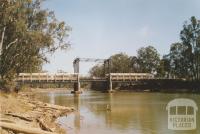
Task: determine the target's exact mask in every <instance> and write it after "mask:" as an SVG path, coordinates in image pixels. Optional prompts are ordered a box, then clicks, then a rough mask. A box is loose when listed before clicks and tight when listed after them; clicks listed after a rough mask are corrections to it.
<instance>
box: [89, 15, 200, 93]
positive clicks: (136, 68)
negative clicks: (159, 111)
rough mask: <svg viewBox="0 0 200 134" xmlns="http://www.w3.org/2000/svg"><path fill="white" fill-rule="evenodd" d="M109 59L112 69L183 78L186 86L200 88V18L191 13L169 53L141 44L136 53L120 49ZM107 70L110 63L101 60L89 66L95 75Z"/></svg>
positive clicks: (92, 74) (115, 71) (157, 76)
mask: <svg viewBox="0 0 200 134" xmlns="http://www.w3.org/2000/svg"><path fill="white" fill-rule="evenodd" d="M160 47H162V46H160ZM110 59H111V66H110V68H109V69H110V70H109V71H110V72H111V73H152V74H154V76H155V77H156V78H171V79H180V81H182V83H183V85H184V86H183V88H184V87H185V88H199V84H200V20H198V19H196V18H195V17H194V16H192V17H191V18H190V20H189V21H185V22H184V24H183V28H182V30H180V41H179V42H175V43H172V44H171V46H170V48H169V53H168V54H165V55H164V56H162V57H161V55H160V54H159V52H158V51H157V50H156V48H154V47H153V46H147V47H142V48H140V49H139V50H138V51H137V55H136V56H129V55H127V54H125V53H119V54H115V55H112V56H111V57H110ZM106 73H108V69H107V67H105V66H104V65H101V64H97V65H96V66H94V67H93V68H92V69H91V70H90V75H91V76H92V77H103V76H104V75H105V74H106ZM184 83H187V84H184ZM169 84H170V83H169ZM173 84H174V85H173ZM173 84H170V85H172V86H173V87H174V86H175V87H176V86H177V88H179V87H181V86H178V83H176V82H175V83H173ZM187 85H188V86H187ZM162 87H164V86H162ZM199 89H200V88H199Z"/></svg>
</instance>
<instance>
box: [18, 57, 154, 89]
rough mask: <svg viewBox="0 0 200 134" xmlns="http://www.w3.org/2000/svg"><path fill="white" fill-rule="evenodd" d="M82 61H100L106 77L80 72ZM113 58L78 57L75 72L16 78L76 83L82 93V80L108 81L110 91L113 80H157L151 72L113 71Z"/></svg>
mask: <svg viewBox="0 0 200 134" xmlns="http://www.w3.org/2000/svg"><path fill="white" fill-rule="evenodd" d="M80 62H100V63H103V65H104V74H105V76H104V77H84V76H82V75H80V74H79V68H80V67H79V63H80ZM111 66H112V62H111V59H93V58H76V59H75V60H74V61H73V67H74V73H56V74H49V73H20V74H19V75H18V77H17V78H16V82H18V83H22V84H23V83H74V91H73V93H81V92H82V91H81V88H80V83H81V82H107V83H108V91H109V92H112V83H113V82H118V83H120V82H129V83H131V82H137V81H149V80H156V79H155V78H154V75H152V74H149V73H111V72H110V70H111Z"/></svg>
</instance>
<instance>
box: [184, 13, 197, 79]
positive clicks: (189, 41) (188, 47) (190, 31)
mask: <svg viewBox="0 0 200 134" xmlns="http://www.w3.org/2000/svg"><path fill="white" fill-rule="evenodd" d="M180 38H181V40H182V44H183V46H184V48H185V53H184V59H186V60H187V61H188V63H189V64H190V66H189V68H188V70H189V71H190V76H191V78H192V79H193V80H200V21H198V20H197V19H196V18H195V17H194V16H192V17H191V19H190V23H188V22H187V21H186V22H185V24H184V25H183V30H181V32H180Z"/></svg>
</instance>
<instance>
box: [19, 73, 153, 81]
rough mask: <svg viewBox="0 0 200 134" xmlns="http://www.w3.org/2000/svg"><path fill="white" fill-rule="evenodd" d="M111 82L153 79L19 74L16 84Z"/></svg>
mask: <svg viewBox="0 0 200 134" xmlns="http://www.w3.org/2000/svg"><path fill="white" fill-rule="evenodd" d="M109 79H110V80H111V81H113V82H127V81H130V82H131V81H137V80H149V79H155V78H154V76H153V75H152V74H148V73H111V74H107V75H106V77H103V78H100V77H81V76H79V74H67V73H58V74H47V73H21V74H19V76H18V77H17V79H16V81H17V82H39V83H40V82H41V83H43V82H46V83H60V82H63V83H65V82H77V81H80V82H93V81H96V82H98V81H102V82H103V81H108V80H109Z"/></svg>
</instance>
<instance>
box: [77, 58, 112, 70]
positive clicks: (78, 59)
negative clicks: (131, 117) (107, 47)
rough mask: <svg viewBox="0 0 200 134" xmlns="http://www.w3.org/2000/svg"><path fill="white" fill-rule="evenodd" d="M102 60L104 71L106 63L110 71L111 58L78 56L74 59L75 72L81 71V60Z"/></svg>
mask: <svg viewBox="0 0 200 134" xmlns="http://www.w3.org/2000/svg"><path fill="white" fill-rule="evenodd" d="M80 61H81V62H101V63H104V72H105V73H106V71H105V68H106V64H107V65H108V70H109V71H108V72H109V73H110V66H111V59H95V58H76V59H75V60H74V61H73V67H74V73H79V62H80Z"/></svg>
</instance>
